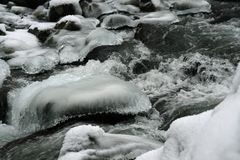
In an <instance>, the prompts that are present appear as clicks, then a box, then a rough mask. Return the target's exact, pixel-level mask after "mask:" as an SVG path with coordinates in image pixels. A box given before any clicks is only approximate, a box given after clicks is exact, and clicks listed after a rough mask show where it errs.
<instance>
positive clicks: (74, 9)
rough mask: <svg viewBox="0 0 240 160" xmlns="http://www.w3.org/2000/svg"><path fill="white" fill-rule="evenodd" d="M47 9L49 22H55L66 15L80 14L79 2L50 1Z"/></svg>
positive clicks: (66, 0) (69, 0)
mask: <svg viewBox="0 0 240 160" xmlns="http://www.w3.org/2000/svg"><path fill="white" fill-rule="evenodd" d="M49 8H50V9H49V13H48V15H49V20H50V21H57V20H59V18H61V17H64V16H66V15H74V14H78V15H81V14H82V9H81V7H80V4H79V0H61V1H60V0H51V1H50V2H49Z"/></svg>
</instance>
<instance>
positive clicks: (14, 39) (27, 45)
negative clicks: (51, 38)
mask: <svg viewBox="0 0 240 160" xmlns="http://www.w3.org/2000/svg"><path fill="white" fill-rule="evenodd" d="M0 41H2V43H1V44H0V49H1V51H2V52H4V53H6V54H8V53H13V52H15V51H21V50H26V49H33V48H36V47H38V46H39V42H38V39H37V38H36V37H35V36H34V35H32V34H30V33H28V32H27V30H16V31H14V32H7V35H6V36H2V37H0Z"/></svg>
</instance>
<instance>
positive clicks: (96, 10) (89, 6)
mask: <svg viewBox="0 0 240 160" xmlns="http://www.w3.org/2000/svg"><path fill="white" fill-rule="evenodd" d="M80 5H81V8H82V12H83V16H84V17H94V18H99V17H101V16H102V15H104V14H109V13H112V12H115V11H116V10H114V9H113V8H112V7H111V6H110V5H109V4H108V3H106V2H103V1H101V0H100V1H99V0H93V1H88V0H81V1H80Z"/></svg>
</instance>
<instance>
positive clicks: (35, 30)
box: [28, 22, 56, 42]
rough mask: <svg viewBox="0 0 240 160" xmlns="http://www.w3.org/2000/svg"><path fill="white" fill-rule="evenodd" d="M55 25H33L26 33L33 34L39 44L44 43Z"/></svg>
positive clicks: (46, 23)
mask: <svg viewBox="0 0 240 160" xmlns="http://www.w3.org/2000/svg"><path fill="white" fill-rule="evenodd" d="M55 25H56V24H55V23H51V22H45V23H37V24H33V25H31V26H30V27H29V29H28V32H29V33H32V34H34V35H35V36H36V37H37V38H38V39H39V40H40V41H41V42H45V41H46V39H47V38H48V37H49V36H50V35H51V33H53V32H54V27H55Z"/></svg>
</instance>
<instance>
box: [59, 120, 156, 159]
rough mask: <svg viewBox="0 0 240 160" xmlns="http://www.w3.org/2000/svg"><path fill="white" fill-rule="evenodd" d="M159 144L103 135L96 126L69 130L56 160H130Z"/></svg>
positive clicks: (138, 138)
mask: <svg viewBox="0 0 240 160" xmlns="http://www.w3.org/2000/svg"><path fill="white" fill-rule="evenodd" d="M159 146H161V143H158V142H154V141H151V140H147V139H144V138H140V137H136V136H130V135H121V134H109V133H105V132H104V131H103V130H102V129H101V128H100V127H98V126H91V125H88V126H86V125H83V126H78V127H75V128H72V129H70V130H69V131H68V132H67V133H66V136H65V138H64V142H63V146H62V148H61V151H60V155H59V158H58V160H67V159H71V160H85V159H122V158H125V159H126V158H127V159H132V158H135V157H136V156H137V155H139V154H141V153H144V152H146V151H148V150H151V149H154V148H157V147H159Z"/></svg>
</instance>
